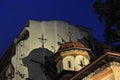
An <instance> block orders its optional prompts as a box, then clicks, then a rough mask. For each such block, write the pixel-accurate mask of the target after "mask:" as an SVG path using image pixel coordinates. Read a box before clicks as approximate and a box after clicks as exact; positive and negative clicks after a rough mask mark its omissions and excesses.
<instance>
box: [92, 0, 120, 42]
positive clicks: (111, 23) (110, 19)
mask: <svg viewBox="0 0 120 80" xmlns="http://www.w3.org/2000/svg"><path fill="white" fill-rule="evenodd" d="M93 7H94V11H95V13H96V14H97V15H98V18H99V21H100V22H103V21H104V22H105V35H104V36H105V40H106V42H107V43H113V42H120V0H96V1H95V2H94V4H93Z"/></svg>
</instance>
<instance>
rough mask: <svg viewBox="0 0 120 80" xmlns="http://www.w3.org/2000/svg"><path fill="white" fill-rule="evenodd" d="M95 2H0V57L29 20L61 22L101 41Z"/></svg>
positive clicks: (48, 0)
mask: <svg viewBox="0 0 120 80" xmlns="http://www.w3.org/2000/svg"><path fill="white" fill-rule="evenodd" d="M93 3H94V0H0V28H1V29H0V56H2V55H3V54H4V53H5V51H6V50H7V49H8V47H9V46H10V44H11V43H12V41H13V40H14V38H15V37H16V36H17V35H18V34H19V33H20V31H21V30H22V29H23V27H24V25H25V24H26V23H27V22H28V20H30V19H33V20H38V21H41V20H63V21H66V22H68V23H70V24H72V25H83V26H86V27H89V28H91V29H92V30H93V36H94V38H96V39H97V40H100V41H104V37H103V34H104V24H103V23H100V22H99V21H98V17H97V15H96V14H95V13H94V9H93Z"/></svg>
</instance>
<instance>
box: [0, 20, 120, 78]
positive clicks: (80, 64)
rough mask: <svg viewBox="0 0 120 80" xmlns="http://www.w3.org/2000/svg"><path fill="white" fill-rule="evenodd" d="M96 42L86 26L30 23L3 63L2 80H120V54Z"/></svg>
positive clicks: (59, 23)
mask: <svg viewBox="0 0 120 80" xmlns="http://www.w3.org/2000/svg"><path fill="white" fill-rule="evenodd" d="M92 39H93V37H92V32H91V29H88V28H85V27H82V26H73V25H71V24H68V23H66V22H64V21H34V20H30V21H29V22H28V23H27V24H26V25H25V27H24V28H23V30H22V31H21V32H20V34H19V35H18V36H17V37H16V38H15V40H14V41H13V43H12V44H11V45H10V47H9V48H8V50H7V51H6V53H5V55H4V56H3V57H2V58H1V59H0V80H120V78H119V75H120V52H112V51H110V50H109V49H111V50H112V46H110V45H107V44H104V43H103V44H101V43H100V42H97V41H93V40H92ZM92 51H93V53H92ZM94 51H97V52H94ZM97 53H98V54H99V56H96V55H98V54H97Z"/></svg>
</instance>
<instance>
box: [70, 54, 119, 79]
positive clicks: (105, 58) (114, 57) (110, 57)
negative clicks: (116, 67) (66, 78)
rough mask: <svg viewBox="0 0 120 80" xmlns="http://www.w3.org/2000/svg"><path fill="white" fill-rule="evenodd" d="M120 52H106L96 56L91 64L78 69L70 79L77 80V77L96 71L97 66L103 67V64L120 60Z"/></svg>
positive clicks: (80, 77)
mask: <svg viewBox="0 0 120 80" xmlns="http://www.w3.org/2000/svg"><path fill="white" fill-rule="evenodd" d="M119 58H120V53H114V52H106V53H104V54H102V55H101V56H100V57H99V58H96V59H95V60H94V61H93V62H91V63H90V64H89V65H87V66H86V67H84V68H83V69H82V70H80V71H78V72H77V73H76V74H75V75H73V77H72V78H71V79H70V80H76V79H77V78H79V79H82V78H84V77H85V76H87V75H89V74H90V73H91V72H93V71H95V70H96V69H97V68H99V67H101V66H102V65H104V64H106V63H108V62H111V61H117V62H120V59H119Z"/></svg>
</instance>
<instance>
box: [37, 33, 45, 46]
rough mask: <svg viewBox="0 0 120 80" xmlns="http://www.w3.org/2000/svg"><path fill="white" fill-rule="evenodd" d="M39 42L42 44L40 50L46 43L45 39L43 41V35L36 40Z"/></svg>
mask: <svg viewBox="0 0 120 80" xmlns="http://www.w3.org/2000/svg"><path fill="white" fill-rule="evenodd" d="M38 39H39V40H40V41H41V43H42V48H44V43H45V42H46V41H47V39H45V38H44V35H43V34H42V35H41V38H38Z"/></svg>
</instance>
